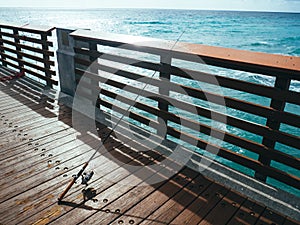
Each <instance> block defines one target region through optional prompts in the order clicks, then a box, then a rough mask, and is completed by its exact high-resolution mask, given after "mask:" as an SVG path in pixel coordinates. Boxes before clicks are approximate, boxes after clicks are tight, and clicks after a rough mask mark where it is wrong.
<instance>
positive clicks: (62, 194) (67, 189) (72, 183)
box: [58, 178, 76, 201]
mask: <svg viewBox="0 0 300 225" xmlns="http://www.w3.org/2000/svg"><path fill="white" fill-rule="evenodd" d="M75 181H76V179H75V178H73V179H72V180H71V182H70V183H69V185H68V187H67V188H66V189H65V190H64V192H63V193H61V195H60V196H59V197H58V201H61V200H62V199H63V198H64V197H65V195H66V194H67V193H68V191H69V190H70V189H71V187H72V186H73V185H74V184H75Z"/></svg>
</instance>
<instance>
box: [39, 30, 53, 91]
mask: <svg viewBox="0 0 300 225" xmlns="http://www.w3.org/2000/svg"><path fill="white" fill-rule="evenodd" d="M50 34H51V33H50ZM48 35H49V34H47V33H42V34H41V40H42V41H43V43H42V49H43V50H44V53H43V59H44V68H45V76H46V78H48V79H47V81H46V82H47V86H48V87H50V88H52V87H53V84H52V82H51V73H50V69H51V65H50V63H49V61H50V56H49V55H47V54H46V52H47V51H48V50H49V45H48V42H47V41H48Z"/></svg>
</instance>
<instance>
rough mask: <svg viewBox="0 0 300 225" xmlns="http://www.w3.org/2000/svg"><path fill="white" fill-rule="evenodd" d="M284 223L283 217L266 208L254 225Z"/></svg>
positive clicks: (279, 224)
mask: <svg viewBox="0 0 300 225" xmlns="http://www.w3.org/2000/svg"><path fill="white" fill-rule="evenodd" d="M284 221H285V217H284V216H282V215H279V214H278V213H276V212H274V211H272V210H270V209H268V208H266V209H265V211H264V212H263V213H262V215H261V216H260V217H259V218H258V220H257V222H256V223H255V224H257V225H270V224H278V225H281V224H283V222H284Z"/></svg>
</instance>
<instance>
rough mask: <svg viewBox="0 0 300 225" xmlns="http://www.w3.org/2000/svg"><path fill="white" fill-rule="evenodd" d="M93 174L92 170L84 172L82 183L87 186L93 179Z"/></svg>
mask: <svg viewBox="0 0 300 225" xmlns="http://www.w3.org/2000/svg"><path fill="white" fill-rule="evenodd" d="M93 175H94V171H90V172H88V173H83V174H82V175H81V184H82V185H86V186H87V185H88V182H89V181H90V180H91V179H92V177H93Z"/></svg>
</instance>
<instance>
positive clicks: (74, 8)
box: [0, 6, 300, 14]
mask: <svg viewBox="0 0 300 225" xmlns="http://www.w3.org/2000/svg"><path fill="white" fill-rule="evenodd" d="M0 8H18V9H64V10H80V9H81V10H106V9H115V10H120V9H143V10H154V9H156V10H195V11H220V12H262V13H263V12H264V13H296V14H299V13H300V11H272V10H270V11H268V10H247V9H201V8H159V7H157V8H156V7H148V8H143V7H121V8H118V7H107V8H101V7H99V8H98V7H97V8H83V7H43V6H0Z"/></svg>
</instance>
